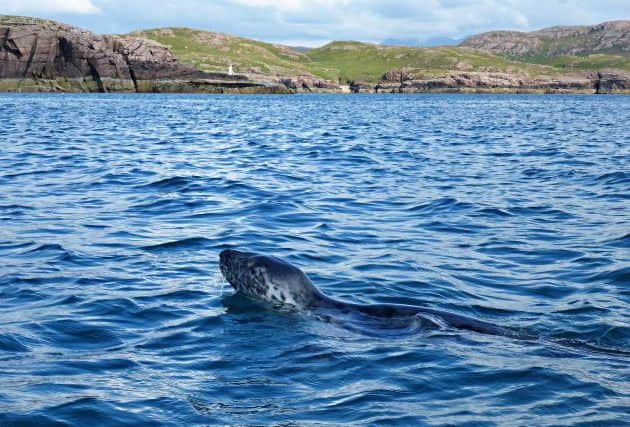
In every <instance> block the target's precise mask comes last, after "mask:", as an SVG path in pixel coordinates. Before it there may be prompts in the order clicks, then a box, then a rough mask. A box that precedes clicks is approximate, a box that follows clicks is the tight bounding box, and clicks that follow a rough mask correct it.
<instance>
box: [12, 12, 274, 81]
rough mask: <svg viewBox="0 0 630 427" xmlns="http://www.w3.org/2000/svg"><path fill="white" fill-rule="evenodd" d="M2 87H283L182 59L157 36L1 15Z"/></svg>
mask: <svg viewBox="0 0 630 427" xmlns="http://www.w3.org/2000/svg"><path fill="white" fill-rule="evenodd" d="M0 90H5V91H7V90H9V91H86V92H120V91H122V92H132V91H138V92H184V91H190V92H225V91H237V92H274V91H282V90H284V88H283V87H281V86H279V85H274V84H266V83H264V82H253V81H250V80H249V79H247V78H246V77H244V76H233V75H227V74H223V73H204V72H201V71H198V70H196V69H195V68H193V67H190V66H188V65H184V64H181V63H180V62H179V61H178V60H177V58H175V56H174V55H173V53H172V52H171V51H170V50H169V49H168V48H167V47H166V46H163V45H161V44H159V43H157V42H155V41H152V40H148V39H143V38H136V37H121V36H110V35H95V34H92V33H90V32H89V31H85V30H81V29H78V28H75V27H71V26H67V25H63V24H59V23H57V22H53V21H47V20H40V19H33V18H23V17H11V16H1V17H0Z"/></svg>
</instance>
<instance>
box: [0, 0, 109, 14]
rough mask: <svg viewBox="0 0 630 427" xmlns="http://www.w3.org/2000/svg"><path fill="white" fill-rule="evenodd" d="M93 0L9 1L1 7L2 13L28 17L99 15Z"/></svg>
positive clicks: (0, 11)
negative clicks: (50, 14) (57, 14)
mask: <svg viewBox="0 0 630 427" xmlns="http://www.w3.org/2000/svg"><path fill="white" fill-rule="evenodd" d="M98 12H99V9H98V8H97V7H96V6H95V5H94V4H93V3H92V1H91V0H13V1H11V0H7V1H6V3H5V4H4V5H3V6H0V13H8V14H16V15H20V14H22V15H26V14H34V15H37V14H45V13H71V14H74V13H77V14H90V13H98Z"/></svg>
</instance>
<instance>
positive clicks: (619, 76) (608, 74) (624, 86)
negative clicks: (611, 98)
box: [592, 71, 630, 93]
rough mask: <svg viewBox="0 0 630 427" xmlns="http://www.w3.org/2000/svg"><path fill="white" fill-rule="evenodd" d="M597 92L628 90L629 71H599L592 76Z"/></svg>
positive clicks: (629, 89) (629, 84)
mask: <svg viewBox="0 0 630 427" xmlns="http://www.w3.org/2000/svg"><path fill="white" fill-rule="evenodd" d="M592 78H593V81H594V82H595V89H596V91H597V93H617V92H628V91H630V73H628V72H623V71H600V72H598V73H597V74H596V75H594V76H592Z"/></svg>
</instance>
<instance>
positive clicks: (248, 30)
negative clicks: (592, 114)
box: [0, 0, 630, 47]
mask: <svg viewBox="0 0 630 427" xmlns="http://www.w3.org/2000/svg"><path fill="white" fill-rule="evenodd" d="M0 14H11V15H28V16H36V17H40V18H49V19H54V20H57V21H61V22H64V23H67V24H71V25H76V26H79V27H82V28H86V29H88V30H91V31H94V32H97V33H115V34H120V33H126V32H130V31H134V30H139V29H148V28H157V27H165V26H178V27H192V28H198V29H203V30H208V31H219V32H226V33H231V34H236V35H240V36H243V37H250V38H255V39H258V40H265V41H270V42H276V43H283V44H288V45H293V46H311V47H313V46H321V45H323V44H325V43H327V42H329V41H332V40H360V41H366V42H374V43H381V42H384V41H385V42H390V43H392V42H395V43H401V44H412V43H417V44H419V45H432V44H439V43H444V42H446V41H448V40H451V39H453V40H458V39H462V38H465V37H466V36H469V35H472V34H476V33H480V32H484V31H491V30H499V29H513V30H520V31H530V30H535V29H539V28H544V27H549V26H553V25H584V24H597V23H600V22H603V21H610V20H616V19H630V0H536V1H534V0H391V1H385V0H181V1H174V0H162V1H152V0H2V2H1V4H0Z"/></svg>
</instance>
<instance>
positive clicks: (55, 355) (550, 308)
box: [0, 94, 630, 427]
mask: <svg viewBox="0 0 630 427" xmlns="http://www.w3.org/2000/svg"><path fill="white" fill-rule="evenodd" d="M0 111H2V120H1V126H0V425H1V426H3V427H4V426H86V425H87V426H90V425H91V426H222V425H238V426H258V425H277V426H339V425H342V426H349V425H356V426H364V425H373V426H390V425H392V426H393V425H399V426H424V425H427V426H532V425H535V426H547V425H562V426H568V425H583V426H598V425H602V426H604V425H606V426H623V425H629V423H628V420H630V417H629V413H630V97H627V96H601V97H600V96H530V95H366V96H362V95H356V96H348V95H296V96H203V95H137V94H134V95H107V94H104V95H86V94H80V95H59V94H57V95H45V94H44V95H11V94H1V95H0ZM225 248H236V249H244V250H250V251H257V252H261V253H264V254H268V255H274V256H278V257H281V258H284V259H285V260H287V261H289V262H290V263H292V264H294V265H296V266H298V267H299V268H301V269H302V270H303V271H304V272H306V273H307V274H308V275H309V277H310V278H311V280H312V281H313V283H314V284H315V285H317V286H318V287H319V288H320V289H321V290H322V291H323V292H325V293H326V294H328V295H330V296H332V297H335V298H338V299H343V300H346V301H350V302H355V303H399V304H411V305H417V306H422V307H430V308H434V309H439V310H444V311H448V312H452V313H456V314H460V315H465V316H468V317H473V318H475V319H479V320H483V321H486V322H490V323H494V324H497V325H501V326H503V327H508V328H514V329H518V330H526V331H528V332H529V333H531V334H534V335H535V336H536V337H538V338H537V339H532V340H518V339H514V338H508V337H503V336H492V335H486V334H482V333H476V332H471V331H465V330H458V329H451V328H441V329H433V330H422V329H421V328H420V329H414V330H411V329H409V328H397V327H396V326H395V325H392V327H391V328H387V327H386V328H373V330H372V329H371V328H370V327H369V325H368V327H365V328H359V329H356V328H348V327H346V325H344V323H343V320H342V319H339V321H336V320H335V319H330V320H329V321H322V320H321V319H319V318H318V317H317V316H314V315H313V314H310V313H299V312H286V311H281V310H280V311H278V310H274V309H270V308H269V307H268V306H265V305H261V304H259V303H257V302H256V301H252V300H248V299H247V298H246V297H244V296H241V295H234V293H233V290H232V289H231V287H230V286H229V284H227V283H226V282H225V281H224V280H223V279H222V277H221V275H220V272H219V268H218V255H219V252H220V251H221V250H222V249H225Z"/></svg>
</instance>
